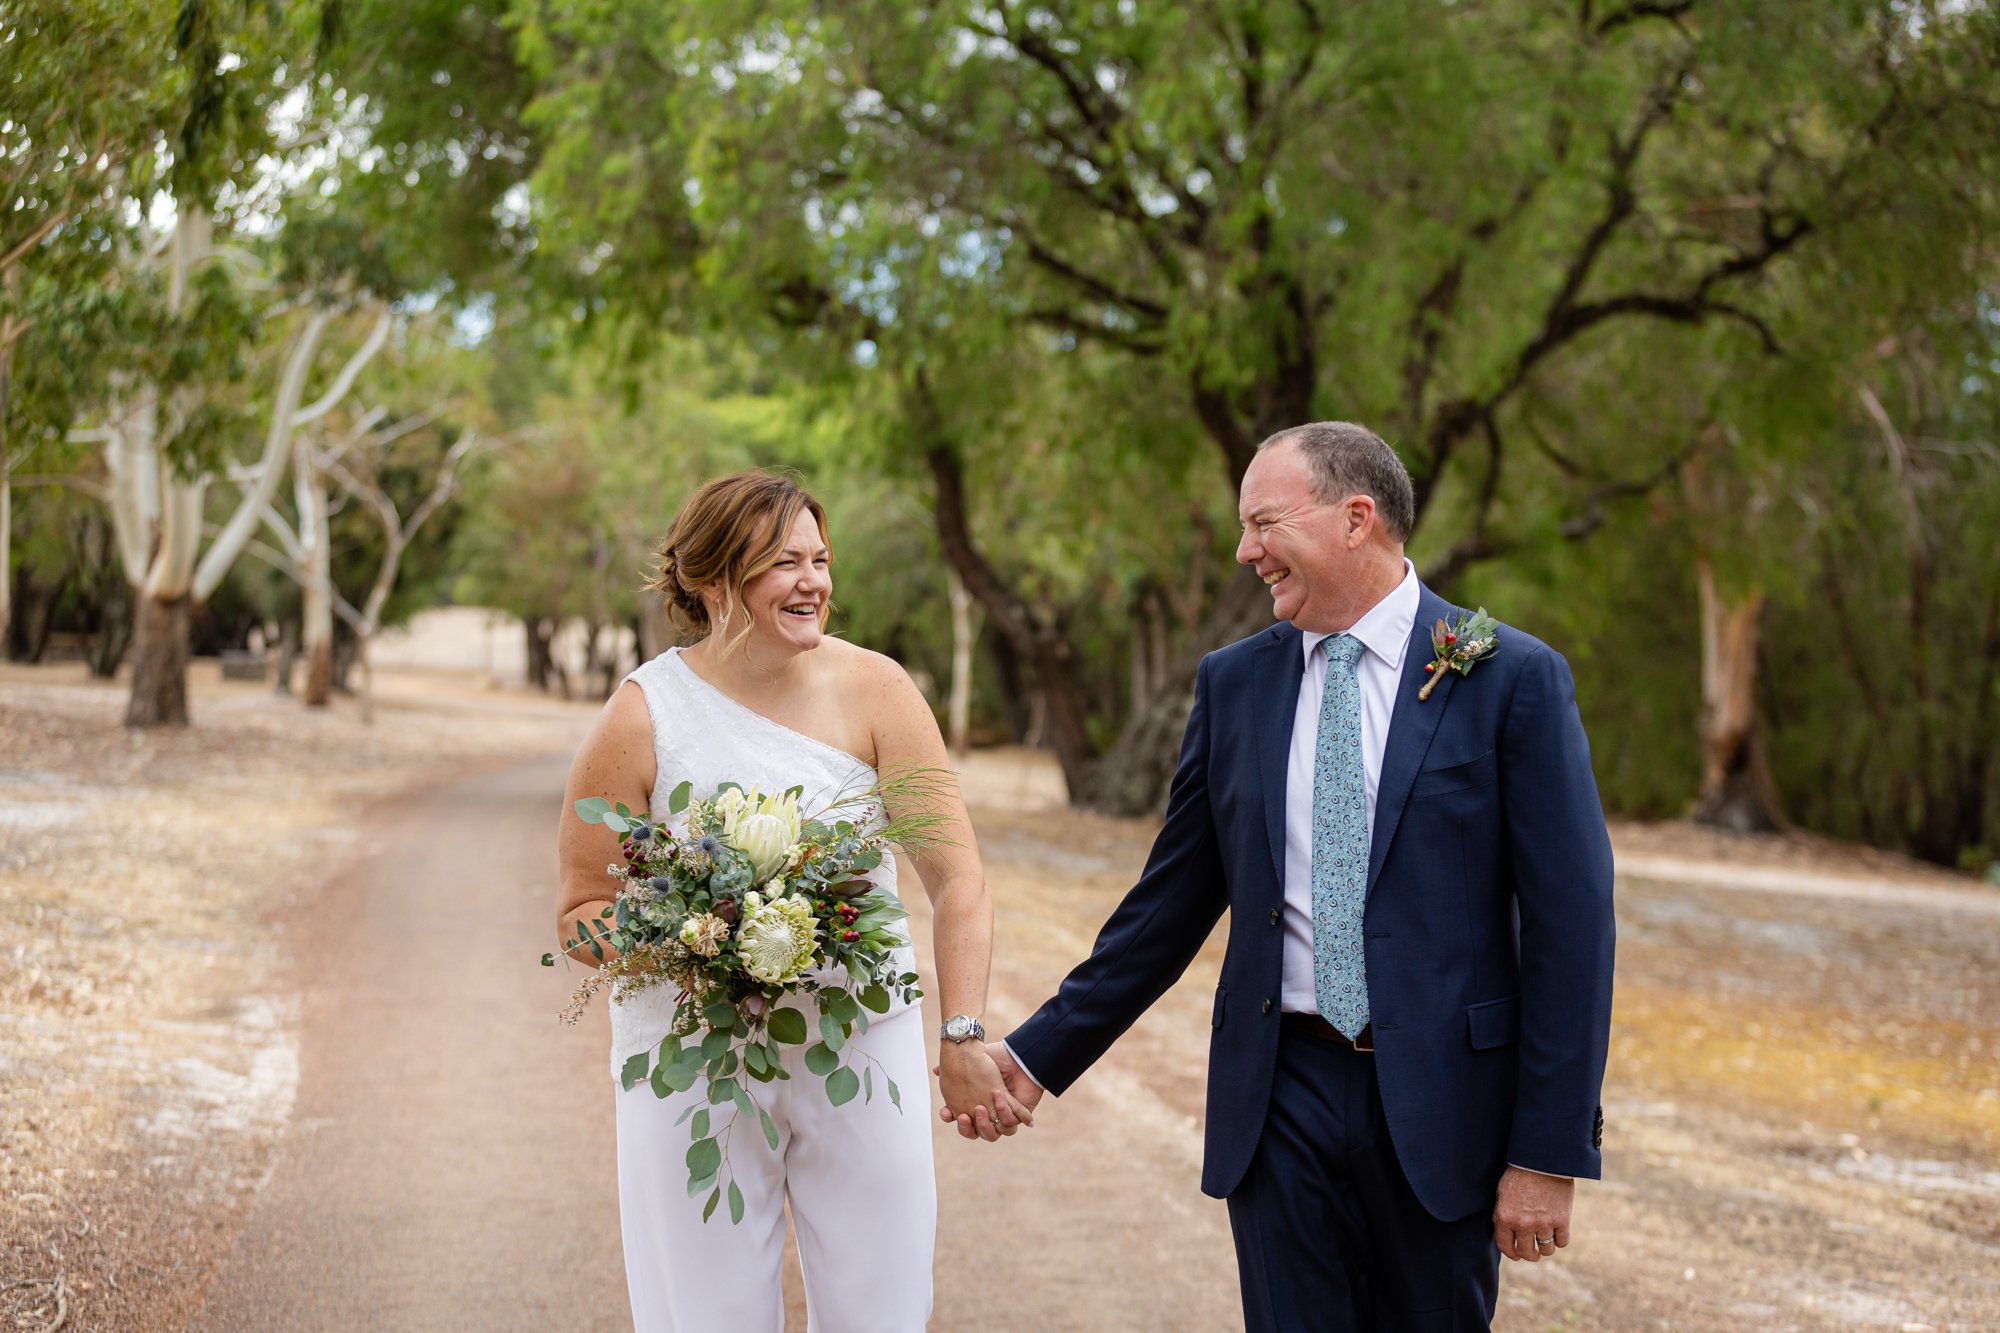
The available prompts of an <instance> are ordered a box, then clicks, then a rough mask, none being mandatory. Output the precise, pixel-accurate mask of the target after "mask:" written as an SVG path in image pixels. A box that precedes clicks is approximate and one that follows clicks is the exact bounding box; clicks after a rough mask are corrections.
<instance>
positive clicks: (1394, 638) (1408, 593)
mask: <svg viewBox="0 0 2000 1333" xmlns="http://www.w3.org/2000/svg"><path fill="white" fill-rule="evenodd" d="M1420 596H1421V594H1420V593H1419V591H1418V583H1417V567H1416V566H1415V565H1413V564H1411V563H1410V562H1409V560H1408V558H1405V559H1404V561H1403V581H1402V582H1401V583H1398V584H1397V585H1396V586H1395V588H1394V589H1393V590H1391V591H1390V593H1389V595H1388V596H1387V597H1384V598H1383V599H1382V600H1381V601H1379V602H1377V603H1375V605H1373V606H1371V607H1369V608H1368V611H1367V614H1365V615H1363V616H1362V617H1361V619H1359V620H1357V621H1355V622H1354V623H1353V624H1352V625H1350V626H1348V627H1347V629H1346V631H1345V633H1348V634H1352V635H1353V636H1354V637H1355V638H1357V639H1359V640H1361V646H1362V647H1363V648H1366V649H1367V650H1368V651H1369V652H1371V653H1373V654H1375V656H1377V657H1379V658H1381V659H1382V661H1383V662H1384V663H1386V664H1387V665H1388V667H1389V669H1390V670H1391V671H1401V670H1402V669H1403V654H1404V653H1405V652H1407V651H1408V650H1409V647H1410V631H1411V630H1413V629H1415V628H1416V624H1417V602H1418V600H1419V599H1420ZM1300 637H1301V638H1303V639H1304V641H1305V654H1306V661H1307V662H1311V661H1312V655H1313V654H1314V653H1316V652H1318V651H1319V646H1320V644H1321V643H1323V642H1325V641H1326V640H1328V639H1330V638H1332V637H1333V635H1332V634H1322V633H1314V632H1312V631H1310V630H1308V631H1305V632H1303V633H1302V634H1301V636H1300Z"/></svg>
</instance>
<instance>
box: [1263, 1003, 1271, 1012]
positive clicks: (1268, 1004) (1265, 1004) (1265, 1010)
mask: <svg viewBox="0 0 2000 1333" xmlns="http://www.w3.org/2000/svg"><path fill="white" fill-rule="evenodd" d="M1264 1012H1265V1013H1267V1014H1268V1013H1270V1012H1271V1002H1270V1001H1269V1000H1266V1001H1264Z"/></svg>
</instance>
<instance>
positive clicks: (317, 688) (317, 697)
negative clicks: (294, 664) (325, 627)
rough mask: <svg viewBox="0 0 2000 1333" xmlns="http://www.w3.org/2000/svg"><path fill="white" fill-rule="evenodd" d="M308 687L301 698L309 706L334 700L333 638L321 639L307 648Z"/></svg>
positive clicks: (322, 704)
mask: <svg viewBox="0 0 2000 1333" xmlns="http://www.w3.org/2000/svg"><path fill="white" fill-rule="evenodd" d="M305 657H306V687H305V689H304V690H303V691H301V693H300V695H299V698H300V699H301V700H303V701H304V703H305V706H306V707H308V708H324V707H326V706H327V705H328V704H329V703H331V702H333V640H331V639H321V640H320V641H319V642H318V643H315V644H313V645H311V646H310V647H308V648H307V649H306V653H305Z"/></svg>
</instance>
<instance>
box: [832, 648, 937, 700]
mask: <svg viewBox="0 0 2000 1333" xmlns="http://www.w3.org/2000/svg"><path fill="white" fill-rule="evenodd" d="M822 650H824V652H826V667H828V675H830V677H832V679H834V681H836V685H838V689H840V693H842V695H846V697H848V699H852V701H856V703H860V705H862V707H866V709H868V711H870V713H878V711H882V709H908V707H910V705H912V701H914V703H922V699H924V697H922V693H920V691H918V689H916V683H914V681H912V679H910V673H908V671H904V667H902V662H898V660H896V658H892V656H888V654H884V652H876V650H874V648H864V646H860V644H854V642H848V640H846V638H828V640H826V642H824V644H822Z"/></svg>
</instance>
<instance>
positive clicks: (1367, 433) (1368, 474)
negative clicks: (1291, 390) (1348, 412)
mask: <svg viewBox="0 0 2000 1333" xmlns="http://www.w3.org/2000/svg"><path fill="white" fill-rule="evenodd" d="M1286 442H1290V443H1292V444H1296V445H1297V446H1298V447H1299V452H1300V453H1302V454H1304V455H1305V458H1306V465H1307V466H1308V467H1310V468H1311V469H1312V480H1313V494H1314V495H1315V496H1317V497H1318V498H1319V500H1320V502H1321V503H1322V504H1339V503H1340V502H1341V501H1342V500H1345V499H1346V498H1347V497H1348V496H1350V495H1365V496H1367V497H1368V498H1369V499H1371V500H1373V501H1374V502H1375V512H1376V513H1378V514H1380V515H1381V516H1382V524H1383V526H1384V527H1386V528H1388V530H1389V535H1390V536H1391V537H1394V538H1395V539H1396V540H1397V541H1398V542H1406V541H1408V540H1409V539H1410V530H1411V529H1412V528H1414V527H1416V526H1417V497H1416V491H1415V490H1414V488H1412V487H1411V485H1410V470H1409V469H1408V468H1406V467H1404V466H1403V460H1402V459H1400V458H1398V457H1396V451H1395V450H1394V449H1391V448H1390V447H1389V443H1388V441H1386V440H1384V439H1383V438H1382V437H1381V436H1380V435H1377V434H1376V433H1375V432H1374V431H1372V430H1369V429H1368V428H1367V427H1366V426H1357V425H1355V424H1354V423H1353V422H1352V421H1315V422H1312V423H1311V424H1310V425H1305V426H1293V427H1291V428H1290V429H1288V430H1281V431H1279V432H1278V433H1277V434H1276V435H1273V436H1272V437H1271V438H1270V439H1268V440H1266V441H1264V442H1263V443H1262V444H1260V445H1258V446H1257V452H1259V453H1262V452H1263V451H1264V450H1266V449H1269V448H1271V447H1273V446H1274V445H1280V444H1284V443H1286Z"/></svg>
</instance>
